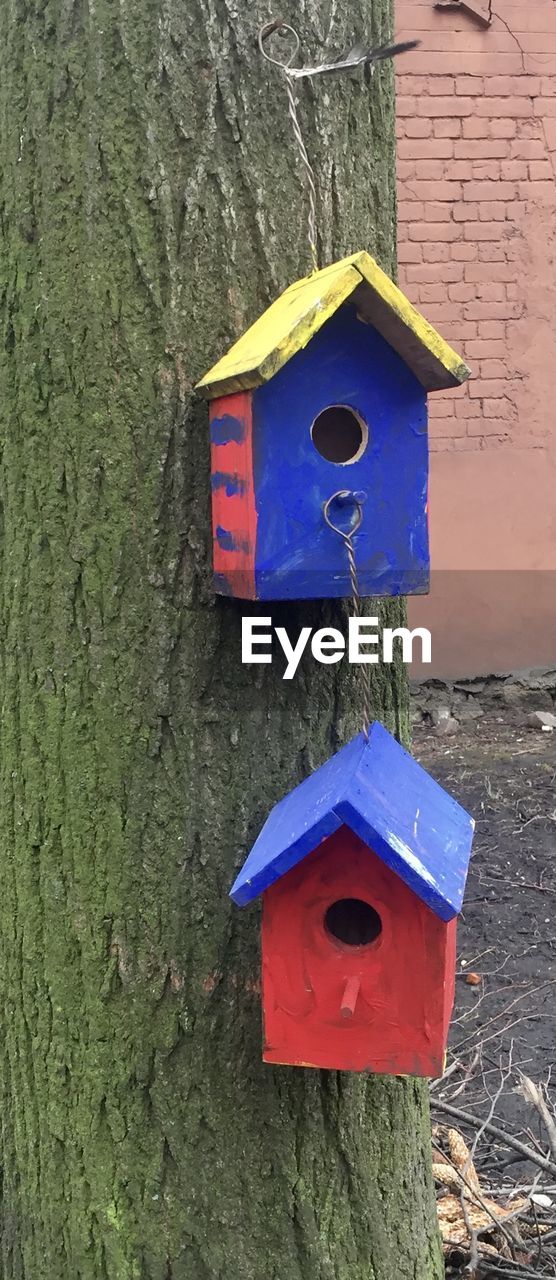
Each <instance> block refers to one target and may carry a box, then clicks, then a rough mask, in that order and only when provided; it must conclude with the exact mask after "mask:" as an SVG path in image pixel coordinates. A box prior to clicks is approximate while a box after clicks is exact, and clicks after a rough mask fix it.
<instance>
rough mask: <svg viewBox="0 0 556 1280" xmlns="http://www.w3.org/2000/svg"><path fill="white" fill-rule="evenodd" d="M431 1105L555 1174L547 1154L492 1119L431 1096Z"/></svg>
mask: <svg viewBox="0 0 556 1280" xmlns="http://www.w3.org/2000/svg"><path fill="white" fill-rule="evenodd" d="M431 1107H433V1108H434V1109H435V1110H436V1111H443V1112H444V1114H445V1115H448V1116H453V1117H454V1119H455V1120H462V1121H463V1122H464V1123H465V1124H468V1125H471V1127H472V1128H473V1129H483V1130H486V1132H488V1133H492V1134H493V1136H494V1137H495V1138H498V1139H499V1141H500V1142H503V1143H504V1144H505V1146H507V1147H512V1149H513V1150H514V1151H518V1152H519V1154H520V1155H521V1156H523V1159H524V1160H530V1161H531V1162H532V1164H536V1165H537V1166H538V1168H539V1169H544V1170H546V1172H547V1173H551V1174H552V1175H553V1176H554V1175H556V1163H555V1162H554V1161H553V1160H550V1159H549V1158H548V1156H541V1155H538V1153H537V1152H536V1151H535V1150H534V1148H533V1147H527V1146H526V1145H525V1143H524V1142H520V1141H519V1138H514V1136H513V1134H511V1133H506V1132H505V1131H504V1129H499V1128H498V1125H495V1124H492V1121H490V1120H489V1121H486V1122H485V1121H482V1120H480V1119H479V1118H478V1117H477V1116H474V1115H472V1114H471V1112H470V1111H464V1110H463V1109H462V1108H461V1107H452V1106H451V1104H450V1103H449V1102H443V1101H442V1100H441V1099H440V1098H436V1097H431Z"/></svg>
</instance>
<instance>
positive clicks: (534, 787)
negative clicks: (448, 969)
mask: <svg viewBox="0 0 556 1280" xmlns="http://www.w3.org/2000/svg"><path fill="white" fill-rule="evenodd" d="M517 719H518V721H521V723H517V724H516V715H515V713H512V712H511V711H509V710H506V709H504V711H503V712H502V714H501V713H500V712H499V711H498V710H496V711H495V712H492V713H491V714H488V713H487V714H485V715H484V716H483V718H482V719H479V720H477V721H475V722H472V723H471V724H466V725H460V727H459V731H458V733H457V735H456V736H454V737H452V738H443V737H439V736H435V734H434V731H433V729H432V728H431V726H430V725H428V726H427V725H426V724H421V725H418V726H417V727H416V728H415V730H414V740H413V749H414V753H415V755H416V756H417V758H418V759H419V760H420V761H421V762H422V764H423V765H424V766H425V767H426V768H427V769H428V770H429V772H430V773H431V774H432V775H433V776H434V777H436V778H437V779H438V781H439V782H440V783H441V784H442V786H444V787H445V788H446V789H447V790H449V791H450V792H451V793H452V794H453V795H454V796H455V797H456V798H457V799H458V800H459V801H460V802H461V803H462V804H463V805H464V806H465V808H466V809H468V810H469V812H470V813H471V814H473V816H474V817H475V819H476V823H477V829H476V837H475V844H474V853H473V858H472V862H471V869H470V874H469V879H468V884H467V892H466V897H465V904H464V910H463V915H462V917H461V920H460V924H459V932H458V973H457V981H456V1007H455V1011H454V1021H453V1026H452V1031H451V1037H450V1056H449V1065H450V1063H452V1064H453V1062H454V1060H457V1061H458V1063H460V1066H459V1067H458V1069H457V1070H453V1072H452V1075H451V1076H450V1077H449V1078H448V1079H447V1080H446V1081H445V1082H444V1083H443V1084H442V1085H440V1086H438V1085H436V1086H435V1088H436V1092H437V1096H440V1097H443V1098H444V1099H445V1100H446V1101H450V1099H451V1098H453V1102H454V1105H456V1106H459V1107H464V1108H465V1109H466V1110H468V1111H472V1112H473V1113H474V1114H476V1115H477V1116H480V1117H483V1118H484V1117H485V1116H486V1115H487V1114H488V1112H489V1110H490V1109H491V1105H492V1099H493V1097H494V1095H495V1094H496V1093H497V1091H498V1090H499V1089H500V1090H501V1093H500V1097H499V1099H498V1100H497V1103H496V1109H495V1123H496V1122H497V1121H501V1123H502V1125H503V1126H506V1125H507V1126H508V1127H509V1128H510V1129H511V1131H512V1132H513V1133H514V1134H515V1135H516V1136H520V1137H522V1138H523V1139H524V1141H526V1142H527V1143H528V1144H529V1145H531V1143H533V1144H535V1143H539V1144H540V1148H542V1150H543V1151H548V1145H547V1134H546V1130H545V1129H543V1127H542V1125H541V1122H540V1119H539V1116H538V1114H537V1112H536V1111H535V1109H534V1108H533V1107H531V1106H530V1105H528V1104H527V1103H526V1102H525V1100H524V1099H523V1098H522V1097H521V1095H520V1094H519V1093H517V1092H516V1089H517V1086H518V1085H519V1073H518V1069H519V1068H520V1069H521V1070H522V1071H523V1072H524V1073H525V1074H526V1075H528V1076H529V1077H531V1078H532V1079H533V1080H534V1081H536V1082H544V1083H545V1085H546V1086H547V1098H548V1100H549V1101H550V1103H551V1105H552V1106H554V1104H555V1103H556V1066H555V1059H556V1054H555V1049H554V1045H555V1038H556V732H552V733H547V732H542V731H541V730H540V729H533V728H529V727H523V723H524V722H525V721H526V716H518V717H517ZM468 975H476V977H473V978H472V981H473V982H474V983H475V985H471V983H470V982H469V980H468ZM477 978H478V979H479V980H478V981H477ZM506 1075H507V1078H505V1077H506ZM462 1086H463V1087H462ZM435 1088H433V1097H434V1093H435ZM454 1095H456V1096H454ZM438 1118H439V1119H440V1117H438ZM448 1123H450V1121H448ZM485 1139H486V1135H485ZM481 1146H482V1151H483V1159H484V1163H485V1169H487V1170H488V1172H489V1173H491V1174H494V1173H495V1171H496V1170H497V1169H498V1171H499V1173H500V1175H501V1176H502V1175H503V1170H505V1169H507V1170H508V1176H510V1179H511V1180H513V1179H515V1178H516V1177H525V1176H526V1174H527V1179H526V1180H528V1181H531V1177H530V1176H529V1175H530V1174H531V1169H532V1166H531V1167H530V1168H529V1169H528V1170H526V1168H525V1167H524V1166H523V1163H521V1164H520V1163H519V1158H518V1163H517V1166H515V1165H513V1164H512V1165H511V1166H510V1163H509V1162H510V1161H512V1156H511V1153H510V1152H508V1151H507V1150H506V1151H501V1150H500V1149H499V1147H498V1146H497V1143H496V1141H495V1140H492V1139H490V1140H488V1139H487V1140H486V1142H485V1141H484V1140H483V1141H482V1143H481ZM514 1159H515V1157H514ZM510 1167H511V1175H510ZM504 1176H505V1175H504ZM552 1181H553V1182H556V1179H554V1178H553V1179H552ZM555 1191H556V1187H555Z"/></svg>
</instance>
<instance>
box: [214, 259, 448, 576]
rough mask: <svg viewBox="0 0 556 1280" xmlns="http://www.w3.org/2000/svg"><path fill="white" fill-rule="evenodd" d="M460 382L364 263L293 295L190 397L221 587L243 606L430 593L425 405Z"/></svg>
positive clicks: (430, 338)
mask: <svg viewBox="0 0 556 1280" xmlns="http://www.w3.org/2000/svg"><path fill="white" fill-rule="evenodd" d="M467 377H469V370H468V369H467V367H466V365H465V364H464V363H463V361H462V360H461V358H460V357H459V356H458V355H456V353H455V351H452V349H451V348H450V347H449V346H448V345H447V343H446V342H445V341H444V340H443V339H442V338H441V337H440V335H439V334H438V333H437V332H436V331H435V330H434V329H433V328H432V327H431V325H429V324H428V323H427V321H426V320H425V319H424V317H423V316H422V315H420V314H419V312H418V311H416V310H415V308H414V307H413V306H412V305H411V303H410V302H409V301H408V299H407V298H406V297H404V294H403V293H402V292H401V291H400V289H398V288H397V286H396V285H395V284H393V282H392V281H391V280H390V279H389V278H388V276H386V275H385V274H384V272H383V271H381V269H380V267H379V266H378V265H377V263H376V262H375V261H374V260H373V258H371V257H370V256H369V254H368V253H356V254H354V255H353V256H352V257H350V258H344V259H343V261H341V262H336V263H334V265H333V266H330V267H326V268H325V269H324V270H323V271H317V272H315V273H314V274H313V275H311V276H308V277H307V278H306V279H304V280H299V281H298V282H297V283H296V284H293V285H291V287H290V288H289V289H286V292H285V293H283V294H282V295H281V297H279V298H278V299H277V301H276V302H274V303H273V304H272V306H271V307H270V308H269V310H268V311H266V312H265V314H264V315H263V316H261V318H260V319H259V320H257V321H256V323H255V324H254V325H253V326H252V327H251V328H250V329H249V330H248V331H247V332H246V333H244V334H243V336H242V337H241V338H240V339H239V341H238V342H236V343H235V345H234V346H233V347H232V348H231V350H230V351H228V353H227V355H225V356H224V357H223V359H222V360H220V361H219V362H218V364H216V365H215V366H214V368H213V369H211V370H210V372H209V373H207V374H206V376H205V377H204V378H203V379H202V380H201V382H200V383H199V384H198V387H199V390H200V391H201V392H203V393H204V394H205V395H206V396H208V397H209V399H210V401H211V404H210V422H211V456H212V512H213V545H214V551H213V564H214V585H215V589H216V591H217V592H219V593H221V594H223V595H231V596H237V597H240V598H242V599H250V600H282V599H303V598H307V597H332V596H348V595H350V594H351V586H350V578H349V572H348V564H347V558H346V550H345V546H344V544H343V541H342V538H341V537H339V536H338V534H337V532H335V531H334V529H333V528H331V527H330V525H329V524H328V523H327V521H326V520H325V518H324V508H325V505H326V504H327V503H328V502H329V500H330V499H332V502H331V503H330V507H329V511H330V515H331V523H332V524H334V525H335V526H336V528H337V527H338V526H339V527H340V528H343V529H345V531H348V530H349V529H350V528H351V527H352V526H353V525H354V523H355V514H356V512H355V509H354V503H353V502H351V503H350V501H349V500H348V501H347V502H346V501H345V500H344V502H343V505H342V502H341V500H340V499H336V498H335V496H334V495H335V494H338V493H341V492H343V491H347V492H348V493H349V494H352V495H355V498H356V502H357V503H360V504H362V509H363V519H362V521H361V524H360V527H359V529H358V531H357V532H356V533H355V535H354V550H355V558H356V564H357V571H358V576H359V585H360V591H361V594H362V595H376V596H378V595H380V596H391V595H398V594H401V593H403V594H408V593H420V592H421V593H422V592H425V591H427V589H428V583H429V548H428V523H427V482H428V440H427V393H428V392H430V391H440V390H445V389H446V388H448V387H456V386H458V385H459V384H460V383H462V382H464V381H465V379H466V378H467Z"/></svg>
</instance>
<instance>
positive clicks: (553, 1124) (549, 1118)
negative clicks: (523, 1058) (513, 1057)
mask: <svg viewBox="0 0 556 1280" xmlns="http://www.w3.org/2000/svg"><path fill="white" fill-rule="evenodd" d="M518 1074H519V1078H520V1081H521V1084H520V1086H519V1093H520V1094H521V1096H522V1098H525V1101H526V1102H529V1103H530V1104H531V1106H533V1107H535V1109H536V1110H537V1111H538V1113H539V1115H540V1117H541V1120H542V1122H543V1124H544V1127H545V1129H546V1132H547V1134H548V1141H549V1143H550V1150H551V1152H552V1156H553V1159H554V1160H556V1121H555V1120H554V1116H553V1115H552V1113H551V1111H550V1108H549V1107H548V1105H547V1103H546V1100H545V1097H544V1094H543V1092H542V1089H541V1088H540V1087H539V1085H537V1084H535V1082H534V1080H531V1079H530V1078H529V1076H525V1075H524V1074H523V1072H522V1071H520V1072H519V1073H518Z"/></svg>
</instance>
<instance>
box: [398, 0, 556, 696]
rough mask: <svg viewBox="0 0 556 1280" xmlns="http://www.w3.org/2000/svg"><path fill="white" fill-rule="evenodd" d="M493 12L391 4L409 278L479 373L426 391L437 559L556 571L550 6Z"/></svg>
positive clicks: (554, 68) (484, 662)
mask: <svg viewBox="0 0 556 1280" xmlns="http://www.w3.org/2000/svg"><path fill="white" fill-rule="evenodd" d="M483 7H484V8H486V7H488V0H483ZM492 11H493V18H492V24H491V26H490V27H489V28H488V29H486V30H485V29H482V28H480V27H478V26H477V25H476V24H475V23H474V22H473V21H472V19H471V18H470V17H468V16H466V15H464V14H463V13H458V12H457V11H449V10H443V11H440V10H438V9H436V8H435V6H434V4H433V3H432V0H431V3H428V2H427V0H419V2H418V3H414V2H413V0H398V4H397V30H398V33H399V35H400V36H402V37H403V38H411V37H415V38H418V39H420V40H421V46H420V48H419V49H418V50H416V51H414V52H413V53H410V54H407V55H404V56H402V57H400V58H399V61H398V63H397V72H398V76H397V89H398V100H397V101H398V135H399V143H398V179H399V263H400V283H401V285H402V287H403V288H405V290H406V292H407V294H408V295H409V297H410V298H411V299H412V301H414V302H415V303H416V304H417V305H418V306H420V307H421V309H422V310H423V311H424V313H425V314H426V316H427V317H428V318H429V319H430V320H431V322H432V323H433V324H435V325H436V326H437V327H438V328H439V329H440V331H441V332H442V334H443V335H444V336H445V337H446V338H447V339H448V340H449V341H451V342H452V344H453V345H454V346H455V347H456V349H457V350H460V351H461V352H462V354H463V355H464V356H465V357H466V359H467V362H468V363H469V364H470V365H471V367H472V369H473V379H472V380H471V381H470V382H469V383H468V385H467V386H466V388H465V390H464V391H463V392H462V391H461V390H460V391H457V392H450V393H446V394H444V395H438V396H434V397H432V398H431V406H430V407H431V449H432V451H433V452H434V454H435V455H436V456H435V457H433V463H432V481H431V490H432V505H431V525H432V527H431V533H432V546H433V566H434V565H436V567H437V568H440V569H444V570H453V569H466V570H471V571H473V570H474V569H479V568H487V569H494V570H497V571H500V570H505V571H507V570H515V569H517V568H519V569H520V570H525V571H527V570H530V571H533V570H537V571H538V570H540V571H543V572H544V571H549V570H556V522H555V519H554V517H553V516H552V515H551V514H550V513H551V512H553V511H554V509H555V506H556V498H555V495H556V425H555V423H556V419H555V416H554V413H553V402H554V401H555V400H556V389H555V388H554V385H553V384H554V377H555V375H556V265H555V263H556V219H555V217H554V212H555V204H556V182H555V174H556V3H554V0H527V2H524V3H522V4H515V3H507V0H492ZM439 455H444V456H443V458H441V457H440V456H439ZM463 455H465V456H466V457H465V460H464V457H463ZM522 585H523V582H522ZM546 587H547V590H548V580H547V582H546ZM536 590H538V584H537V587H536ZM551 590H552V592H553V596H554V599H555V604H554V614H553V615H551V618H552V622H553V641H552V653H553V659H554V660H556V582H555V581H554V580H553V581H552V582H551ZM532 607H533V612H534V611H535V610H534V606H532ZM478 608H479V606H478V605H477V609H478ZM527 608H528V609H529V606H527ZM431 610H432V614H435V616H437V615H438V617H439V616H440V613H441V612H442V605H441V602H440V601H439V600H436V603H435V599H434V590H433V597H432V598H431V602H430V603H429V606H428V613H429V615H431ZM529 611H530V610H529ZM426 612H427V610H425V613H426ZM444 612H445V608H444ZM541 613H542V624H541V622H540V621H539V627H541V625H542V628H543V629H544V628H545V626H546V616H545V614H546V610H545V609H544V606H543V608H542V609H541ZM421 620H423V619H422V618H421ZM437 621H438V618H437ZM477 621H478V619H477ZM440 626H441V629H442V627H443V628H444V631H445V630H446V623H445V622H444V623H442V621H441V620H440ZM513 626H514V630H515V629H516V628H517V627H519V621H517V622H515V621H514V624H513ZM501 628H503V629H504V634H505V636H506V638H507V628H508V623H507V620H506V621H505V622H504V623H501ZM522 629H523V628H522ZM537 630H538V628H537ZM475 632H477V626H475ZM500 638H502V632H501V637H500ZM514 638H515V637H514ZM539 639H540V637H539V636H537V637H536V638H535V637H532V638H531V639H530V640H528V641H527V642H526V643H525V644H524V646H522V648H523V653H522V655H521V656H520V657H515V658H514V659H513V660H512V659H511V658H510V657H509V656H507V657H505V658H503V657H502V656H501V655H500V654H498V652H496V654H495V653H494V651H493V641H492V636H490V638H489V641H488V644H487V645H486V647H485V645H483V646H482V648H481V642H480V640H478V641H477V640H476V642H475V648H476V649H477V650H478V652H477V654H476V656H475V657H474V658H471V657H469V660H468V664H467V665H468V666H469V668H470V669H472V668H473V667H475V668H476V669H479V668H481V669H484V670H487V669H492V670H494V669H500V666H501V665H502V668H503V667H504V665H506V666H515V665H523V666H531V665H535V663H536V662H538V661H542V660H544V657H545V654H544V650H543V654H542V655H540V650H539ZM447 644H448V649H449V648H450V640H449V635H448V637H447ZM541 647H542V646H541ZM494 648H495V649H496V645H495V646H494ZM502 648H503V646H502ZM514 648H515V646H514ZM545 648H546V646H545ZM517 649H518V650H519V644H518V646H517ZM512 652H513V650H512ZM516 652H517V651H516ZM520 654H521V650H520ZM457 661H459V662H460V665H461V659H458V660H457ZM457 661H456V660H455V659H454V660H452V658H451V656H450V654H449V653H448V654H447V655H446V654H445V655H444V657H443V660H442V663H441V665H442V666H443V667H444V668H445V669H449V668H450V666H451V665H455V666H457ZM455 673H456V674H457V671H456V672H455Z"/></svg>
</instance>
